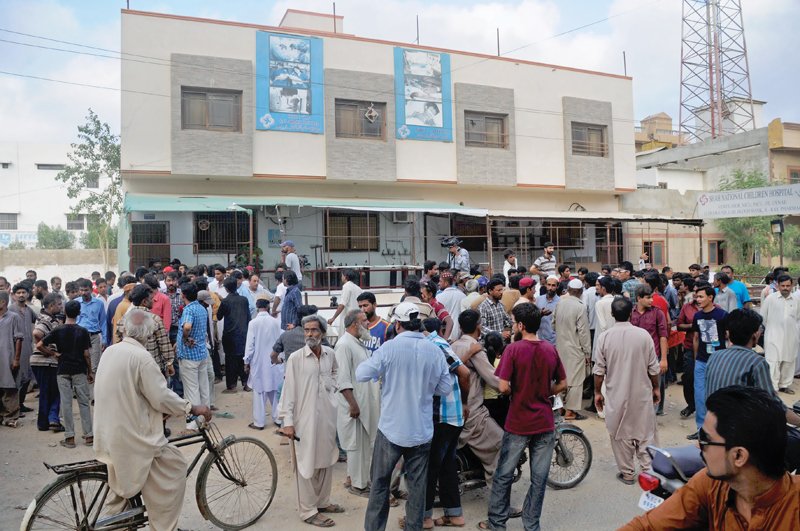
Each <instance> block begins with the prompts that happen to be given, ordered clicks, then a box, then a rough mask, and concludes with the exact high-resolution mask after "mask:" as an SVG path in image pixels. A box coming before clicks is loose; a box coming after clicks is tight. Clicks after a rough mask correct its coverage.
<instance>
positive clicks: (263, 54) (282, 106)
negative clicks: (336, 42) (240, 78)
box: [256, 31, 325, 134]
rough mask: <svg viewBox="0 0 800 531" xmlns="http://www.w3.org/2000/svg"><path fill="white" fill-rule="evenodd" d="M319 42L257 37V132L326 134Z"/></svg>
mask: <svg viewBox="0 0 800 531" xmlns="http://www.w3.org/2000/svg"><path fill="white" fill-rule="evenodd" d="M322 68H323V63H322V39H319V38H316V37H298V36H294V35H284V34H280V33H269V32H266V31H259V32H258V33H257V34H256V129H260V130H267V131H290V132H295V133H314V134H323V133H324V132H325V128H324V125H325V121H324V101H323V85H322V82H323V74H322Z"/></svg>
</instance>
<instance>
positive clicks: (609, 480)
mask: <svg viewBox="0 0 800 531" xmlns="http://www.w3.org/2000/svg"><path fill="white" fill-rule="evenodd" d="M798 382H800V380H795V382H794V389H795V391H798V395H794V396H787V395H784V394H782V395H781V397H782V398H783V399H784V401H786V402H787V404H789V403H791V402H794V401H796V400H797V399H798V398H800V384H798ZM222 388H223V387H222V384H217V406H218V407H219V408H220V412H229V413H231V414H232V415H233V416H234V418H232V419H226V418H217V419H215V422H216V424H217V426H218V427H219V429H220V430H221V432H222V433H223V435H228V434H236V435H240V436H250V437H256V438H258V439H261V440H262V441H264V442H265V443H266V444H267V445H268V446H269V447H270V449H271V450H272V452H273V453H274V454H275V458H276V460H277V462H278V488H277V493H276V495H275V499H274V501H273V503H272V506H271V507H270V508H269V510H268V511H267V513H266V514H265V515H264V517H263V518H262V519H261V520H260V521H258V522H257V523H256V524H255V525H254V526H253V527H252V528H251V529H256V530H261V529H263V530H269V529H281V530H284V531H288V530H295V529H298V530H302V529H306V530H310V529H312V527H311V526H309V525H307V524H304V523H303V522H301V521H300V519H299V517H298V516H297V506H296V503H295V495H294V491H295V488H294V479H293V477H292V472H291V464H290V460H289V453H290V452H289V446H281V445H280V444H279V443H280V439H281V438H280V437H279V436H277V435H275V434H274V433H273V432H272V430H270V429H265V430H264V431H254V430H251V429H249V428H248V427H247V425H248V423H249V422H250V421H251V418H250V415H251V413H250V411H251V400H252V395H251V394H250V393H244V392H240V393H238V394H235V395H223V394H219V391H220V390H221V389H222ZM29 396H30V397H31V398H29V401H28V402H29V404H28V405H30V406H34V405H35V403H36V401H35V400H34V399H33V396H35V395H29ZM587 404H588V402H587ZM683 407H685V402H684V400H683V395H682V390H681V388H680V387H679V386H676V385H672V386H670V387H669V388H668V390H667V407H666V411H667V415H666V416H663V417H658V430H659V431H658V437H659V443H660V444H661V445H662V446H675V445H682V444H686V443H687V441H686V439H685V436H686V435H687V434H688V433H690V432H692V431H694V420H693V419H689V420H684V419H681V418H680V416H679V411H680V410H681V409H682V408H683ZM74 409H75V412H76V428H78V429H79V426H80V422H79V420H78V418H77V409H78V408H77V407H75V408H74ZM34 415H35V413H28V414H27V416H26V418H25V419H22V422H21V424H22V425H21V427H20V428H18V429H11V428H0V456H2V459H0V530H3V531H10V530H15V529H18V528H19V525H20V521H21V519H22V517H23V515H24V512H25V508H26V507H27V505H28V504H29V503H30V501H31V500H32V499H33V497H34V495H35V493H36V492H38V491H39V490H40V489H41V488H42V487H43V486H44V485H46V484H47V483H48V482H49V481H51V480H52V479H53V478H54V477H55V476H54V474H53V473H51V472H50V471H48V470H47V469H45V467H44V466H43V465H42V462H48V463H51V464H55V463H67V462H73V461H81V460H85V459H91V458H92V457H93V452H92V449H91V448H89V447H86V446H79V447H78V448H76V449H74V450H68V449H66V448H63V447H61V446H60V445H59V444H58V441H59V440H60V439H61V437H62V434H55V433H52V432H39V431H37V429H36V422H35V418H34ZM577 424H578V425H579V426H580V427H581V428H582V429H584V430H585V432H586V434H587V436H588V438H589V439H590V441H591V443H592V450H593V462H592V467H591V470H590V471H589V474H588V476H587V477H586V478H585V479H584V480H583V482H582V483H581V484H579V485H578V486H577V487H575V488H573V489H570V490H563V491H556V490H552V489H549V488H548V490H547V493H546V494H545V500H544V512H543V515H542V528H543V529H556V530H561V529H564V530H575V529H586V530H605V529H616V528H617V527H618V526H620V525H621V524H623V523H625V522H627V521H628V520H629V519H630V518H632V517H633V516H636V515H637V514H639V513H640V511H639V509H638V508H637V502H638V499H639V496H640V494H641V491H640V489H639V487H638V485H633V486H627V485H623V484H622V483H620V482H619V481H617V480H616V479H615V477H614V476H615V474H616V471H617V470H616V465H615V463H614V459H613V456H612V453H611V447H610V444H609V440H608V432H607V431H606V429H605V425H604V424H603V421H602V420H600V419H598V418H596V416H594V415H591V414H590V416H589V419H587V420H584V421H581V422H578V423H577ZM170 426H171V428H172V429H173V432H178V431H180V430H181V429H182V428H183V426H182V423H181V422H180V421H179V420H178V419H173V420H171V422H170ZM194 448H196V447H189V448H184V453H185V454H186V455H187V457H188V458H189V459H191V457H192V456H193V455H194V451H195V450H194ZM334 474H335V475H334V484H333V494H332V497H331V500H332V501H333V502H334V503H338V504H340V505H342V506H343V507H344V508H345V509H346V512H345V513H344V514H337V515H332V518H333V519H334V520H335V521H336V528H338V529H347V530H356V529H364V512H365V508H366V505H367V500H366V499H364V498H359V497H356V496H353V495H351V494H349V493H348V492H347V491H346V490H345V489H344V488H343V486H342V482H343V481H344V479H345V476H346V465H345V464H344V463H339V464H337V465H336V466H335V472H334ZM196 475H197V473H196V472H195V473H193V474H192V476H191V477H190V478H189V480H188V481H189V484H188V485H187V489H186V497H185V500H184V506H183V514H182V516H181V520H180V527H181V528H182V529H192V530H211V529H215V527H214V526H213V525H211V524H210V523H209V522H207V521H205V520H204V519H203V517H202V516H201V515H200V512H199V511H198V509H197V505H196V502H195V489H194V484H195V481H196ZM527 477H528V473H527V471H525V473H524V475H523V478H522V480H520V481H519V482H518V483H516V484H515V485H514V488H513V491H512V498H511V500H512V505H515V506H521V505H522V501H523V499H524V497H525V493H526V490H527V487H528V485H529V483H528V481H527ZM488 498H489V490H488V489H487V488H483V489H478V490H473V491H469V492H467V493H465V495H464V496H463V497H462V505H463V507H464V512H465V518H466V520H467V528H469V529H475V525H476V523H477V522H478V521H479V520H481V519H484V518H485V517H486V509H487V503H488ZM403 514H404V512H403V505H402V503H401V505H400V507H398V508H394V509H392V510H391V512H390V516H389V525H388V527H387V529H390V530H395V529H400V528H399V526H398V523H397V522H398V518H399V517H401V516H402V515H403ZM440 514H441V513H440V511H439V510H438V509H436V510H434V515H435V516H438V515H440ZM508 528H509V529H522V522H521V521H520V520H519V519H517V520H510V521H509V526H508Z"/></svg>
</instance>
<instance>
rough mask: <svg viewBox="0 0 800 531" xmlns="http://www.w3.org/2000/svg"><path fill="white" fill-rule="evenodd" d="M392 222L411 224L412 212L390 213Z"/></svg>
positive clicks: (412, 219)
mask: <svg viewBox="0 0 800 531" xmlns="http://www.w3.org/2000/svg"><path fill="white" fill-rule="evenodd" d="M392 221H393V222H394V223H411V222H413V221H414V213H413V212H405V211H404V212H392Z"/></svg>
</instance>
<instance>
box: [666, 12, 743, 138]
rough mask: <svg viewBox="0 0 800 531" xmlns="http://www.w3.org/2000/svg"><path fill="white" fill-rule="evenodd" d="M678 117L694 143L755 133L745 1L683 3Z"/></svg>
mask: <svg viewBox="0 0 800 531" xmlns="http://www.w3.org/2000/svg"><path fill="white" fill-rule="evenodd" d="M678 116H679V118H678V121H679V128H680V132H681V134H682V136H683V139H684V141H688V142H698V141H702V140H706V139H709V138H717V137H719V136H723V135H730V134H735V133H740V132H742V131H749V130H751V129H755V127H756V121H755V114H754V110H753V94H752V89H751V86H750V69H749V66H748V63H747V45H746V44H745V40H744V24H743V22H742V6H741V1H740V0H683V22H682V36H681V106H680V112H679V114H678Z"/></svg>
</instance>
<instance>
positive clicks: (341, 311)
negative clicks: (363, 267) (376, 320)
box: [328, 269, 364, 337]
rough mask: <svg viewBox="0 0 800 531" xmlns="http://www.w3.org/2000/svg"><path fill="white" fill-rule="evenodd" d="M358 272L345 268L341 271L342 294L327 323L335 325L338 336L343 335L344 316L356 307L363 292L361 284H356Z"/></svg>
mask: <svg viewBox="0 0 800 531" xmlns="http://www.w3.org/2000/svg"><path fill="white" fill-rule="evenodd" d="M358 278H359V274H358V273H357V272H356V271H355V270H354V269H345V270H344V271H342V277H341V281H342V295H341V297H340V298H339V305H338V306H337V307H336V311H335V312H334V313H333V317H331V318H330V319H328V324H329V325H334V326H336V331H337V333H338V335H339V337H342V336H343V335H344V329H345V326H344V316H345V314H347V312H349V311H350V310H357V309H358V296H359V295H361V294H362V293H364V290H363V289H361V286H359V285H358V284H356V282H358Z"/></svg>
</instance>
